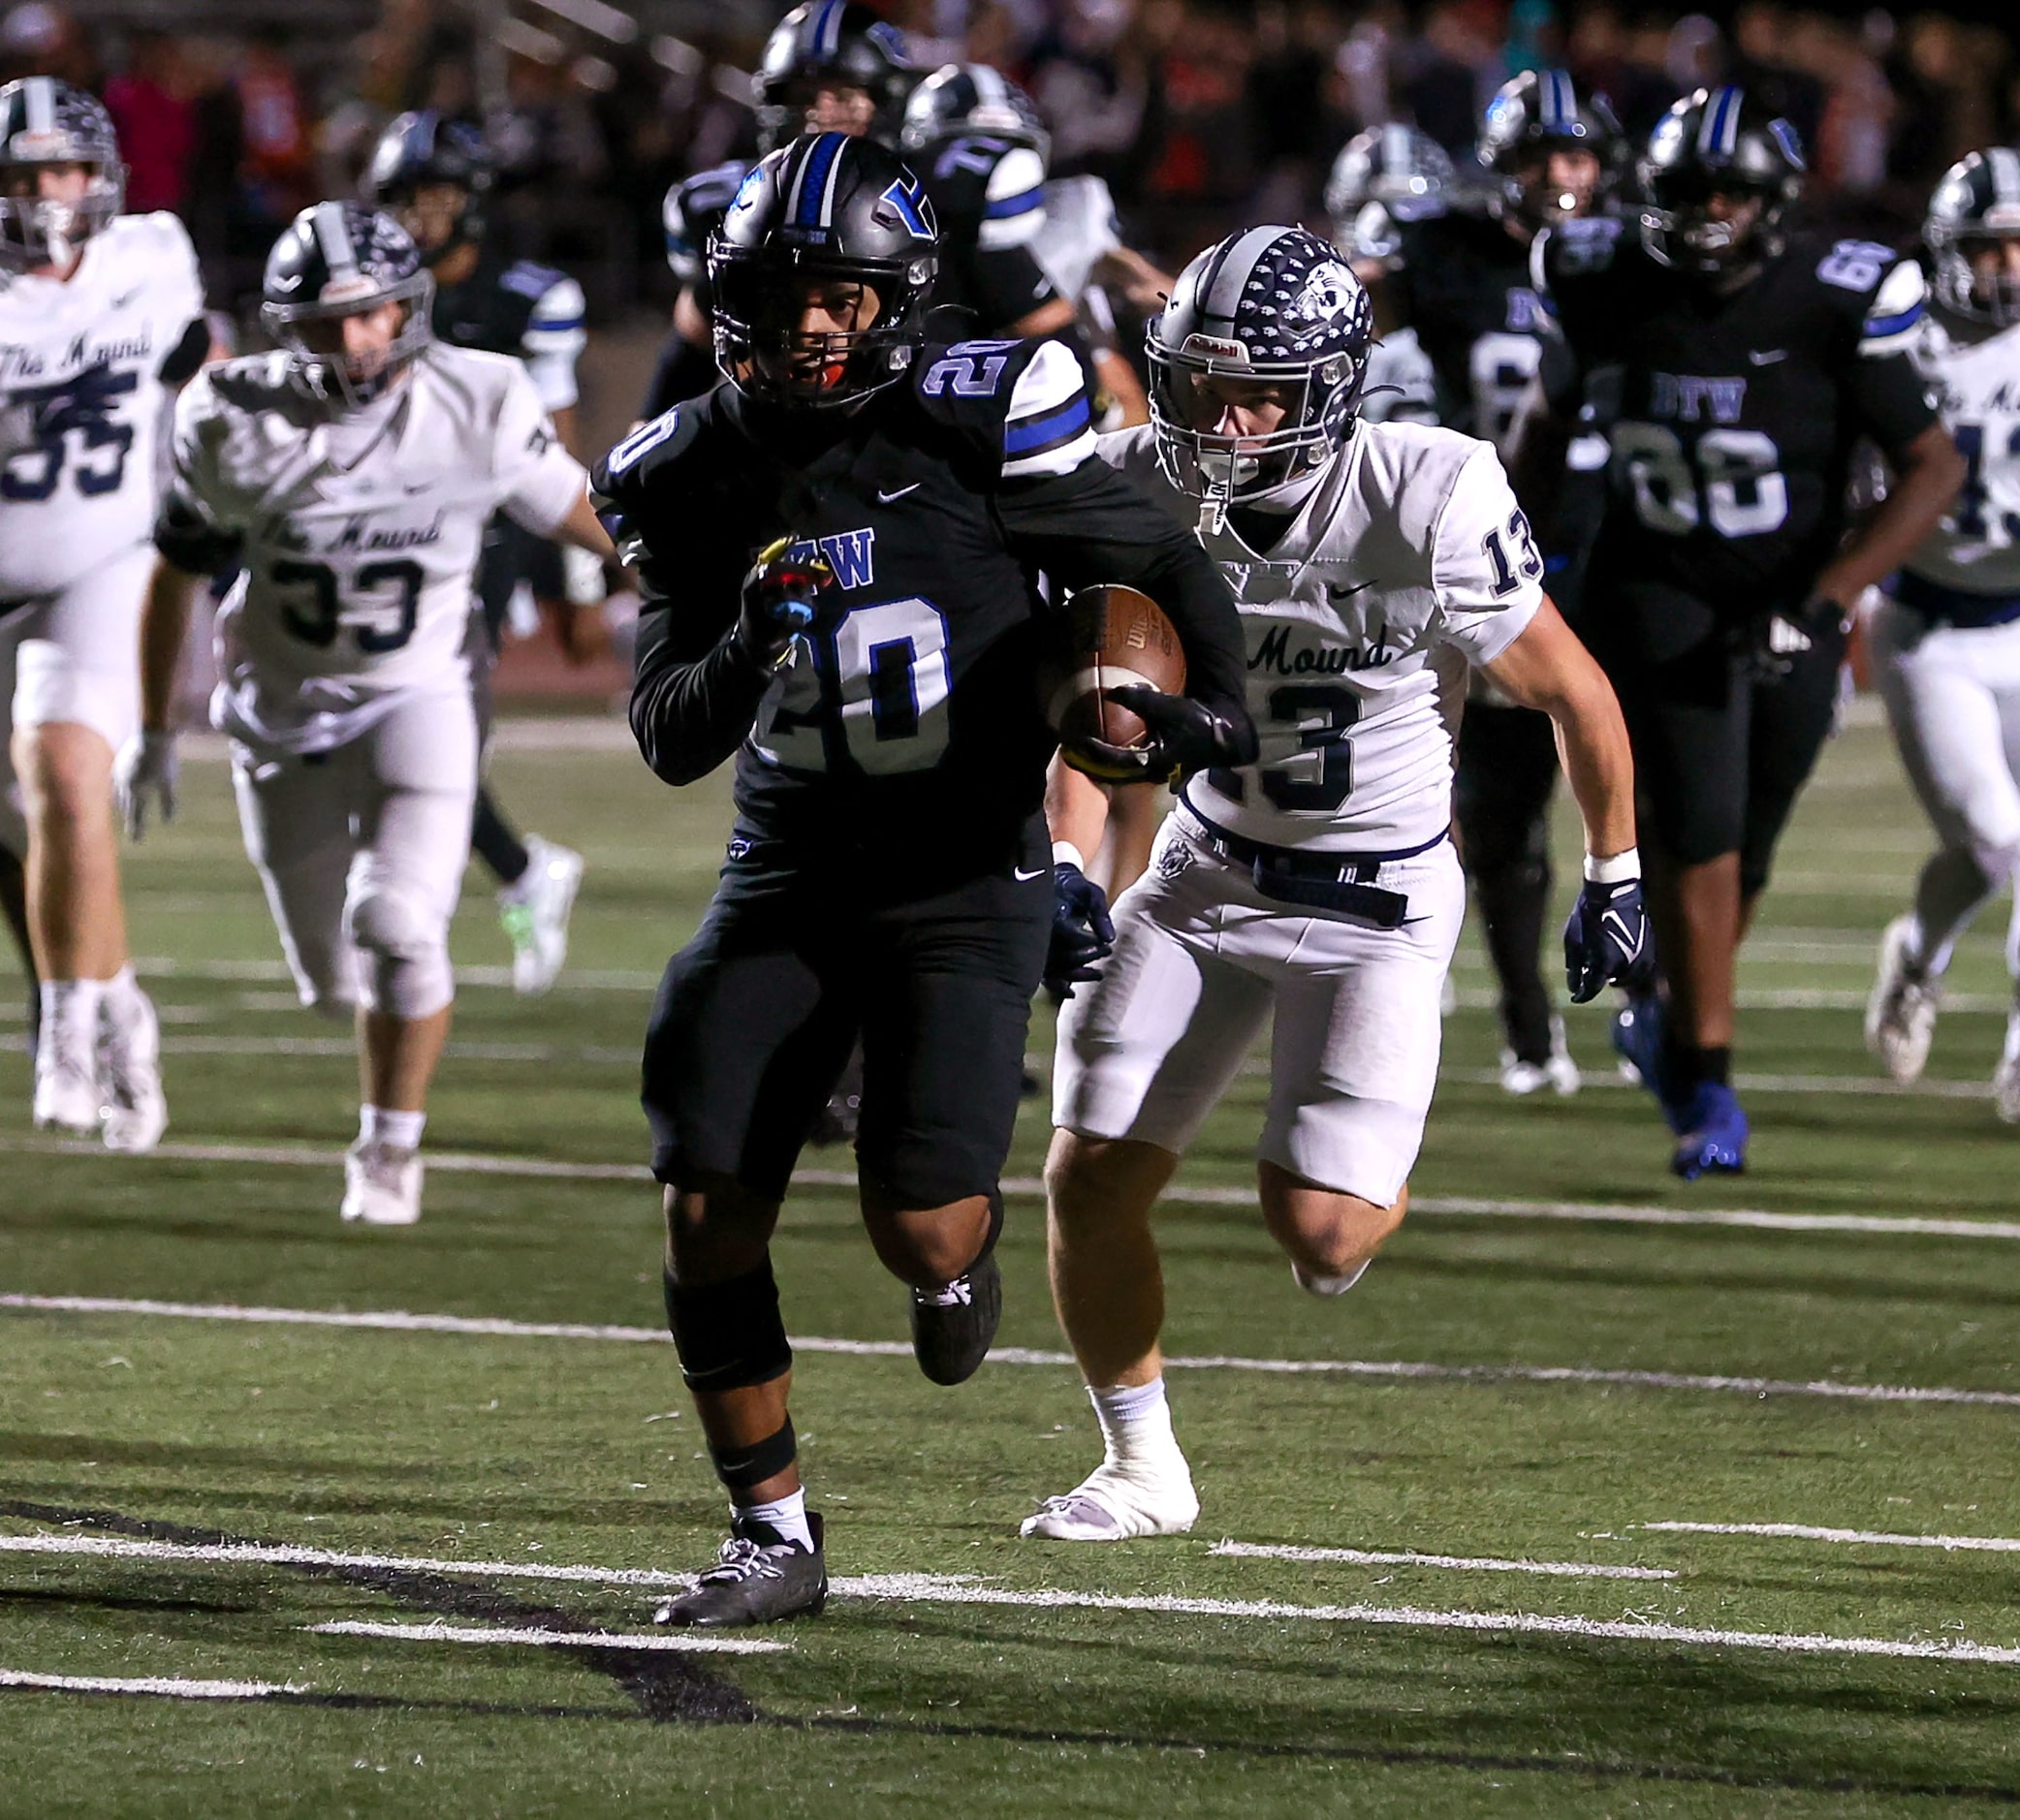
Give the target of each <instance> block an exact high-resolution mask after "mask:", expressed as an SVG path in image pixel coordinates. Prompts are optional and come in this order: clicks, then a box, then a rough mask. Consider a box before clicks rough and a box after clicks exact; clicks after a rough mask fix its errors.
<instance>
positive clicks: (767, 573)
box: [737, 537, 835, 670]
mask: <svg viewBox="0 0 2020 1820" xmlns="http://www.w3.org/2000/svg"><path fill="white" fill-rule="evenodd" d="M792 548H793V539H792V538H790V537H781V538H780V539H779V540H778V541H777V542H776V543H775V544H768V545H767V546H766V547H765V548H764V549H761V550H760V551H758V559H757V561H755V562H754V563H752V564H751V565H750V573H749V574H748V575H746V576H745V577H744V578H743V599H742V610H741V611H740V612H738V614H737V643H739V644H741V645H742V647H743V649H744V651H745V653H746V654H747V655H748V656H749V657H750V658H751V659H752V661H753V662H755V663H758V664H761V665H763V666H764V667H765V668H766V669H768V670H769V669H772V668H773V667H774V666H775V665H776V664H777V663H778V662H779V660H780V659H781V658H783V657H784V656H785V654H786V652H787V651H788V650H789V649H791V648H792V643H793V639H794V638H795V636H796V635H797V634H799V633H802V632H805V630H806V628H807V627H808V626H810V625H812V624H813V597H814V596H815V595H816V594H817V593H819V592H820V590H821V589H822V588H824V587H826V586H827V585H828V583H829V582H831V581H834V580H835V571H834V570H833V569H831V568H829V567H828V564H827V560H826V558H824V557H822V556H820V555H818V554H813V555H805V554H803V555H798V556H796V555H792V554H790V553H789V552H790V551H791V549H792Z"/></svg>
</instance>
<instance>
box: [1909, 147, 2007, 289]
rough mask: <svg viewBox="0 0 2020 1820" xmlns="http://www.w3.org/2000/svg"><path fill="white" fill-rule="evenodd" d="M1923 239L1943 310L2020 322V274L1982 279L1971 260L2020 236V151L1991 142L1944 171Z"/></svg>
mask: <svg viewBox="0 0 2020 1820" xmlns="http://www.w3.org/2000/svg"><path fill="white" fill-rule="evenodd" d="M1922 239H1923V241H1924V243H1925V244H1926V245H1927V246H1928V248H1929V253H1930V257H1931V259H1932V260H1933V262H1934V264H1935V267H1936V273H1935V280H1934V283H1933V284H1932V286H1931V289H1933V290H1934V291H1935V293H1936V300H1937V301H1938V302H1939V303H1941V305H1942V306H1943V308H1944V309H1946V310H1949V311H1950V312H1951V313H1952V314H1954V315H1958V316H1967V317H1972V318H1973V319H1975V320H1976V321H1978V322H1989V323H1997V324H1998V325H1999V326H2000V327H2001V328H2002V329H2004V328H2008V327H2010V326H2011V325H2012V324H2014V323H2020V278H2016V277H2015V276H2014V275H2013V274H2012V273H2011V272H2009V271H2005V270H2001V271H1996V272H1994V273H1993V274H1992V275H1991V278H1990V281H1989V283H1988V282H1985V281H1981V280H1980V279H1979V277H1978V275H1977V273H1976V272H1975V271H1973V269H1972V264H1971V255H1972V252H1973V250H1974V249H1975V248H1977V247H1982V246H1985V245H1987V244H1997V243H2000V242H2004V241H2010V240H2020V152H2016V151H2014V150H2013V149H2012V148H2011V147H2010V146H2006V145H1995V146H1993V147H1992V148H1991V149H1990V150H1989V151H1974V152H1971V153H1969V154H1968V155H1967V156H1965V157H1964V158H1962V159H1960V160H1959V161H1958V162H1957V163H1956V164H1953V165H1952V166H1951V167H1950V168H1949V169H1948V170H1947V171H1946V172H1944V173H1943V177H1942V181H1941V183H1939V184H1938V185H1937V186H1936V194H1935V195H1933V196H1932V197H1930V199H1929V212H1928V214H1927V215H1926V216H1925V217H1924V218H1923V221H1922Z"/></svg>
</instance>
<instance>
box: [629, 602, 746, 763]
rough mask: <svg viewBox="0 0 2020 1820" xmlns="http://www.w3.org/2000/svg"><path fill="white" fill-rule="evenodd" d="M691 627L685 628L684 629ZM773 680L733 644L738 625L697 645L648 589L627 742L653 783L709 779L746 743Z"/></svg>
mask: <svg viewBox="0 0 2020 1820" xmlns="http://www.w3.org/2000/svg"><path fill="white" fill-rule="evenodd" d="M683 620H689V621H690V622H689V623H683ZM771 683H772V673H771V672H770V671H769V670H766V669H764V668H763V667H762V666H761V665H759V664H758V663H756V662H755V661H754V660H753V659H752V658H751V657H750V656H749V654H748V653H747V652H746V651H745V650H744V649H743V647H742V645H741V644H739V643H737V640H736V622H735V620H734V618H732V620H731V622H730V625H729V627H728V629H727V630H724V631H721V632H720V633H718V634H717V636H715V637H714V638H713V639H708V638H706V637H703V638H702V639H700V640H697V638H696V636H695V628H694V626H693V625H692V623H691V620H690V616H688V615H683V614H682V613H681V612H679V610H678V609H677V608H676V607H675V606H674V604H673V603H672V602H671V601H668V600H665V599H663V598H659V599H655V598H654V597H653V595H652V593H651V592H650V591H649V588H648V589H647V591H646V604H645V605H644V607H643V608H641V610H640V612H639V620H638V665H637V671H636V675H634V677H633V680H632V685H631V734H632V737H633V738H635V739H636V740H637V741H638V749H639V751H640V752H641V753H643V754H644V755H645V760H646V763H647V765H649V766H650V767H651V768H652V772H653V774H654V775H655V776H657V777H660V778H663V779H664V780H665V781H666V782H667V783H670V784H691V783H694V782H695V781H696V780H697V779H699V778H703V777H706V776H707V775H708V774H709V773H710V771H712V770H713V769H715V768H716V767H717V766H718V765H720V764H721V763H722V762H723V760H724V759H726V758H728V757H730V756H731V754H732V753H734V752H735V751H736V749H737V748H738V747H739V746H740V745H742V743H743V740H744V737H745V736H746V735H747V734H748V733H749V732H750V729H751V725H752V723H753V722H754V721H755V720H756V719H757V711H758V705H759V704H760V703H761V702H762V701H763V700H764V699H765V691H766V689H768V688H769V687H770V686H771Z"/></svg>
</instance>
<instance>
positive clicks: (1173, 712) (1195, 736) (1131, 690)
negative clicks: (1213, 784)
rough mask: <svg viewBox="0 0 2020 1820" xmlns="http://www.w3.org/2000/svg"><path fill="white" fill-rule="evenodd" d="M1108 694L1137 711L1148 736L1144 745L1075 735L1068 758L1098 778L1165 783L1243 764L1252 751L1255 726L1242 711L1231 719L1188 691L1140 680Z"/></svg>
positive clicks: (1123, 781) (1133, 711)
mask: <svg viewBox="0 0 2020 1820" xmlns="http://www.w3.org/2000/svg"><path fill="white" fill-rule="evenodd" d="M1108 699H1109V700H1110V701H1111V702H1113V703H1114V704H1115V705H1116V706H1118V707H1126V708H1127V709H1128V710H1129V711H1130V712H1131V713H1132V714H1134V715H1136V716H1137V717H1138V718H1139V719H1140V720H1141V721H1142V722H1143V723H1144V725H1145V726H1146V727H1147V728H1148V729H1149V730H1150V735H1151V737H1149V738H1148V739H1147V740H1145V741H1144V743H1143V744H1142V745H1110V744H1109V743H1108V741H1107V740H1105V739H1076V740H1075V741H1074V742H1073V744H1072V745H1070V746H1069V747H1067V748H1066V763H1067V764H1069V765H1070V766H1072V767H1073V769H1075V770H1077V771H1085V772H1086V773H1087V774H1088V776H1089V777H1092V778H1094V779H1095V780H1096V781H1098V782H1100V783H1105V784H1144V783H1150V784H1162V783H1169V782H1171V781H1172V779H1173V778H1176V777H1189V776H1190V775H1191V774H1192V773H1193V772H1194V771H1203V770H1207V769H1210V768H1211V767H1213V766H1215V765H1246V764H1247V763H1248V762H1249V760H1251V759H1252V758H1254V756H1255V729H1254V728H1253V727H1252V726H1250V725H1249V723H1248V717H1247V715H1246V714H1244V715H1243V716H1242V717H1241V718H1240V719H1239V720H1234V719H1231V718H1230V717H1229V716H1227V715H1225V714H1218V713H1215V711H1214V709H1212V708H1211V707H1209V706H1207V705H1206V704H1205V703H1204V702H1196V701H1194V700H1193V699H1192V697H1190V696H1189V695H1166V694H1165V693H1164V692H1163V690H1161V689H1147V688H1144V687H1143V686H1142V685H1141V684H1139V683H1129V684H1127V685H1125V686H1124V687H1122V688H1120V689H1111V690H1109V692H1108Z"/></svg>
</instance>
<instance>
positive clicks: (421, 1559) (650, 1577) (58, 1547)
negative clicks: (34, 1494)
mask: <svg viewBox="0 0 2020 1820" xmlns="http://www.w3.org/2000/svg"><path fill="white" fill-rule="evenodd" d="M0 1554H96V1555H106V1556H110V1557H112V1558H114V1559H118V1560H137V1561H226V1562H233V1563H237V1564H239V1565H245V1566H254V1567H366V1568H372V1569H375V1570H383V1571H386V1572H391V1573H402V1574H482V1575H484V1576H485V1577H486V1578H487V1579H499V1580H561V1581H567V1582H569V1583H571V1584H578V1585H599V1586H646V1587H662V1586H663V1587H671V1588H675V1589H679V1588H684V1587H687V1586H691V1585H694V1576H693V1575H692V1574H670V1573H666V1572H664V1571H662V1570H661V1569H659V1568H656V1567H563V1566H560V1565H559V1564H557V1563H555V1562H552V1561H449V1560H435V1559H431V1558H429V1557H428V1556H426V1555H416V1554H348V1553H343V1552H342V1551H341V1550H337V1549H306V1548H293V1547H290V1546H289V1545H287V1544H285V1543H278V1542H147V1541H142V1540H141V1539H139V1538H137V1537H133V1536H81V1535H26V1536H6V1535H0Z"/></svg>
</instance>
